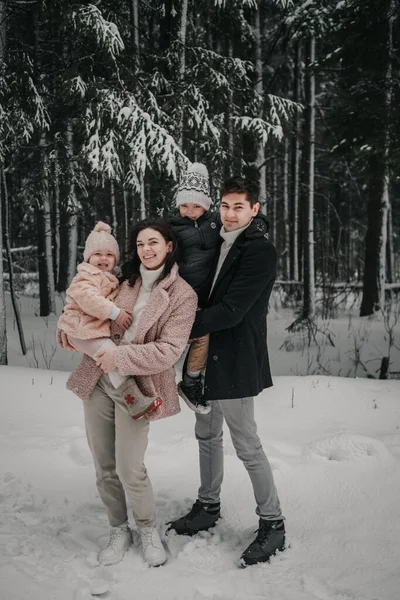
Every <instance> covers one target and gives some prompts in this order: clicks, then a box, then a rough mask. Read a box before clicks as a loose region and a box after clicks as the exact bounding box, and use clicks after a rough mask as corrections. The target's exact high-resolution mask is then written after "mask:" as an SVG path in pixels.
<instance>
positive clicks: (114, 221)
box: [110, 179, 118, 237]
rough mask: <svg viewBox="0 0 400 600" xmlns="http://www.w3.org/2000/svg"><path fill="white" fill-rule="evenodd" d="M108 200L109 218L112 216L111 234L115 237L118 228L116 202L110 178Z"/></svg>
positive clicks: (112, 182) (113, 185)
mask: <svg viewBox="0 0 400 600" xmlns="http://www.w3.org/2000/svg"><path fill="white" fill-rule="evenodd" d="M110 201H111V218H112V228H113V235H114V236H115V237H116V236H117V230H118V222H117V207H116V202H115V184H114V181H113V180H112V179H110Z"/></svg>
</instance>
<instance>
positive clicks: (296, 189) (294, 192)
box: [290, 42, 301, 281]
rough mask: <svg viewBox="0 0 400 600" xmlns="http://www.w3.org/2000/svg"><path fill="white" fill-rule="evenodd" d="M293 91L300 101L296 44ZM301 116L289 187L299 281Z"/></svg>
mask: <svg viewBox="0 0 400 600" xmlns="http://www.w3.org/2000/svg"><path fill="white" fill-rule="evenodd" d="M294 67H295V68H294V90H293V96H294V98H293V99H294V101H295V102H300V101H301V49H300V43H299V42H297V43H296V55H295V65H294ZM300 139H301V116H300V113H299V111H298V110H296V113H295V117H294V123H293V140H292V186H291V213H292V247H291V255H290V268H291V271H290V278H291V279H294V281H299V250H300V244H299V198H300V164H301V150H300Z"/></svg>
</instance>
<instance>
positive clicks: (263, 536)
mask: <svg viewBox="0 0 400 600" xmlns="http://www.w3.org/2000/svg"><path fill="white" fill-rule="evenodd" d="M274 530H275V529H274ZM274 530H273V529H272V524H269V523H268V522H267V521H266V522H265V523H262V524H261V525H260V527H259V528H258V529H257V530H256V531H255V532H254V533H256V534H257V537H256V539H255V540H254V541H255V542H258V543H260V544H263V543H264V542H266V541H267V540H268V538H269V537H270V536H271V534H272V532H273V531H274Z"/></svg>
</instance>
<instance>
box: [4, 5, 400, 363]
mask: <svg viewBox="0 0 400 600" xmlns="http://www.w3.org/2000/svg"><path fill="white" fill-rule="evenodd" d="M398 12H399V7H398V3H397V2H396V0H340V1H338V2H332V1H331V0H320V2H318V3H309V2H301V1H298V0H294V1H290V0H196V1H194V0H118V2H117V1H116V0H99V1H97V2H92V3H91V2H82V1H81V2H72V1H71V0H63V1H61V0H52V1H49V0H47V1H45V0H0V171H1V196H0V201H1V205H2V210H1V221H2V224H1V225H2V231H3V236H2V244H3V258H4V260H3V262H2V261H0V270H1V271H2V270H3V269H5V270H6V271H10V279H12V265H13V264H15V265H16V266H18V268H19V269H20V270H21V269H22V268H25V269H27V270H28V271H32V270H36V268H37V269H38V271H39V284H40V314H41V315H47V314H49V313H51V312H54V310H55V292H56V291H64V290H65V289H66V287H67V285H68V282H69V281H70V279H71V278H72V276H73V274H74V273H75V268H76V263H77V260H80V256H79V246H81V245H82V244H83V243H84V239H85V237H86V235H87V234H88V232H89V231H90V230H91V229H92V227H93V224H94V222H95V220H97V219H103V220H107V221H108V222H110V224H111V225H112V226H113V228H114V230H115V232H116V235H117V238H118V240H119V242H120V244H121V246H122V248H124V247H126V242H127V234H128V230H129V228H130V225H131V224H132V222H134V221H135V220H138V219H140V218H142V217H144V216H145V215H146V214H150V213H155V212H162V211H163V210H165V209H166V208H170V207H171V206H173V199H174V193H175V190H176V185H177V182H178V181H179V177H180V174H181V172H182V169H184V168H185V165H186V164H187V161H188V160H190V161H195V160H196V161H201V162H204V163H205V164H206V165H207V167H208V168H209V171H210V174H211V178H212V182H211V185H212V195H213V199H214V200H215V201H217V200H218V194H219V186H220V184H221V182H222V180H223V179H225V178H226V177H228V176H230V175H232V174H238V173H241V174H246V175H248V176H250V177H255V178H257V179H258V180H259V182H260V187H261V201H262V205H263V210H264V211H265V212H266V213H267V215H268V216H269V219H270V223H271V224H270V237H271V239H272V241H273V243H274V244H275V245H276V247H277V249H278V256H279V273H278V277H279V280H280V281H282V282H286V289H287V291H288V292H289V291H291V290H292V291H296V293H299V294H300V297H299V301H300V303H301V306H302V313H301V315H300V316H301V318H302V319H304V318H305V319H307V318H313V315H314V314H315V310H316V308H315V286H316V285H318V286H321V285H322V286H323V287H324V288H326V289H329V290H334V286H335V285H338V284H343V283H349V282H351V283H352V284H354V285H356V284H358V283H359V284H360V285H362V292H363V298H362V304H361V314H362V315H368V314H373V313H374V312H375V311H378V310H383V309H384V305H385V290H386V291H387V288H388V284H390V283H392V284H393V283H395V282H396V281H397V282H398V281H399V279H400V243H399V234H400V214H399V213H400V210H399V209H400V185H399V183H400V180H399V175H400V173H399V171H400V160H399V158H400V156H399V149H400V144H399V133H400V119H399V111H398V110H396V108H397V106H398V105H399V68H400V62H399V58H400V53H399V19H398ZM19 248H31V251H30V253H29V255H28V258H26V256H27V255H26V253H25V255H24V256H25V259H24V263H23V266H21V265H22V263H21V256H22V255H23V252H22V250H18V249H19ZM36 265H37V267H36ZM2 275H3V273H2V272H0V286H2V287H1V288H0V342H1V339H3V340H5V311H4V282H3V276H2ZM393 287H394V286H393V285H392V288H393ZM332 293H333V291H332ZM328 297H329V295H328ZM0 346H2V347H4V343H3V344H0ZM3 361H4V355H3ZM0 362H1V358H0Z"/></svg>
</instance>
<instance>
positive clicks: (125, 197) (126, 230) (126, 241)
mask: <svg viewBox="0 0 400 600" xmlns="http://www.w3.org/2000/svg"><path fill="white" fill-rule="evenodd" d="M122 198H123V203H124V238H125V239H124V249H125V252H128V244H129V212H128V192H127V190H126V189H125V187H123V188H122Z"/></svg>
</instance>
